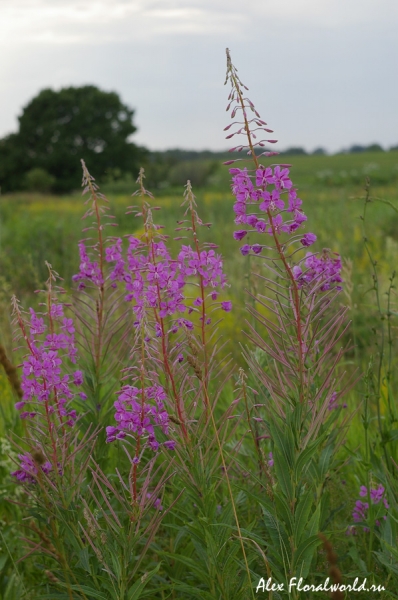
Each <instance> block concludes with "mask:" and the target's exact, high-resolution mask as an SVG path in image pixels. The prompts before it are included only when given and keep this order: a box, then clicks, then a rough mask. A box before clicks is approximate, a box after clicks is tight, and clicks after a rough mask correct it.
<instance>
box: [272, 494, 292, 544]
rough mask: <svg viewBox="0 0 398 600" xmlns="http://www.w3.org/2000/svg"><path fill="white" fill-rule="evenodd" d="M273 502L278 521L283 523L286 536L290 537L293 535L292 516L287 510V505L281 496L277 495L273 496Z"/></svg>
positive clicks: (288, 509)
mask: <svg viewBox="0 0 398 600" xmlns="http://www.w3.org/2000/svg"><path fill="white" fill-rule="evenodd" d="M274 502H275V509H276V512H277V514H278V516H279V517H280V519H281V520H282V521H283V522H284V523H285V525H286V531H287V534H288V536H289V537H290V536H291V535H292V533H293V515H292V512H291V510H290V508H289V505H288V503H287V502H286V500H285V499H284V497H283V496H282V494H277V495H276V496H275V500H274Z"/></svg>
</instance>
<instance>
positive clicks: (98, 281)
mask: <svg viewBox="0 0 398 600" xmlns="http://www.w3.org/2000/svg"><path fill="white" fill-rule="evenodd" d="M79 255H80V267H79V273H77V275H73V277H72V280H73V281H80V284H79V289H83V288H84V287H85V283H84V280H85V279H86V280H88V281H90V282H92V283H94V285H97V286H100V285H102V284H103V278H102V274H101V269H100V267H99V265H98V263H97V262H93V261H91V260H90V257H89V255H88V253H87V250H86V246H85V245H84V242H79Z"/></svg>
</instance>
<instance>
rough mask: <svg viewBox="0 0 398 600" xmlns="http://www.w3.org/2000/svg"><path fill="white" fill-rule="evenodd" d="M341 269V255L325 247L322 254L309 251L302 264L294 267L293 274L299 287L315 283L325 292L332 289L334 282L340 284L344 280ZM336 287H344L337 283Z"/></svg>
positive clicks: (338, 288)
mask: <svg viewBox="0 0 398 600" xmlns="http://www.w3.org/2000/svg"><path fill="white" fill-rule="evenodd" d="M341 269H342V264H341V258H340V256H339V255H338V254H336V253H333V254H331V253H330V251H329V250H328V249H326V248H324V249H323V251H322V253H321V255H320V256H317V255H316V254H312V253H311V252H308V253H307V255H306V257H305V259H304V260H303V262H302V264H301V266H299V265H296V266H294V267H293V276H294V278H295V280H296V281H297V285H298V287H299V288H302V287H303V286H305V285H308V284H310V283H315V284H316V285H317V286H319V289H320V291H321V292H325V291H327V290H330V289H331V287H332V285H333V284H334V283H336V284H340V283H341V282H342V281H343V280H342V278H341ZM335 289H336V290H341V289H342V287H341V285H336V286H335Z"/></svg>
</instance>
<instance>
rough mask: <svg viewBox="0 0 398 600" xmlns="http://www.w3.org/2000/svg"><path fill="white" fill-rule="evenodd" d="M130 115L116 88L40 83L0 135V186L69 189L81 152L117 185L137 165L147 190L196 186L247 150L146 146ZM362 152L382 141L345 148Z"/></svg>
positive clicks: (299, 151) (77, 178) (294, 151)
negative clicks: (14, 128)
mask: <svg viewBox="0 0 398 600" xmlns="http://www.w3.org/2000/svg"><path fill="white" fill-rule="evenodd" d="M133 117H134V111H133V110H132V109H131V108H130V107H128V106H126V105H125V104H123V103H122V101H121V99H120V98H119V96H118V94H117V93H115V92H104V91H102V90H100V89H98V88H97V87H95V86H92V85H88V86H82V87H70V88H64V89H62V90H60V91H58V92H56V91H54V90H51V89H46V90H42V91H41V92H40V93H39V94H38V95H37V96H36V97H35V98H33V99H32V100H31V101H30V102H29V103H28V104H27V106H25V108H24V109H23V111H22V114H21V116H20V117H19V119H18V120H19V130H18V132H16V133H12V134H10V135H8V136H6V137H4V138H3V139H0V190H1V192H2V193H7V192H14V191H20V190H28V191H33V192H55V193H69V192H70V191H73V190H76V189H77V188H78V187H79V185H80V183H81V165H80V159H84V160H85V162H86V164H87V166H88V168H89V169H90V170H91V171H92V172H93V174H95V177H96V179H97V180H98V181H99V182H100V183H101V184H103V183H104V184H108V185H111V186H115V185H116V186H119V188H120V189H121V187H122V186H123V184H126V185H127V184H128V185H130V183H131V181H132V180H133V179H136V178H137V173H138V170H139V168H140V166H144V167H145V173H146V183H147V185H148V187H150V188H151V189H161V188H162V187H170V186H181V185H184V184H185V183H186V181H187V179H190V181H191V183H192V184H193V185H194V186H195V187H200V186H203V185H206V184H208V183H211V182H212V177H213V175H214V174H215V173H216V171H217V170H218V168H219V166H220V163H221V162H225V161H227V160H231V159H234V158H240V157H241V158H244V156H245V153H244V152H242V153H236V152H235V153H230V152H228V151H227V150H225V151H220V152H212V151H210V150H202V151H197V150H181V149H179V148H176V149H171V150H165V151H162V152H159V151H150V150H148V149H147V148H144V147H139V146H137V145H135V144H134V143H132V142H131V135H132V134H134V133H135V131H136V127H135V125H134V121H133ZM397 149H398V146H395V147H394V148H390V150H397ZM267 150H269V151H272V150H274V148H262V149H261V150H259V154H260V153H261V152H264V151H267ZM366 151H371V152H376V151H378V152H383V148H382V147H381V146H380V145H379V144H372V145H370V146H360V145H358V144H355V145H353V146H351V148H349V149H348V150H346V151H343V152H351V153H357V152H366ZM280 154H281V155H282V156H283V155H290V156H291V155H307V154H311V155H317V154H318V155H326V154H327V151H326V150H325V149H324V148H316V149H315V150H314V151H313V152H311V153H307V151H306V150H305V149H304V148H301V147H291V148H287V149H286V150H284V151H282V152H280ZM213 179H214V178H213Z"/></svg>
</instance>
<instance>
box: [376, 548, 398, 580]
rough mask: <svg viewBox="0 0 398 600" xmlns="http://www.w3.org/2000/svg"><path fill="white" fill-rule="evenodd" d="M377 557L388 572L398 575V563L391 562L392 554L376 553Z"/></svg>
mask: <svg viewBox="0 0 398 600" xmlns="http://www.w3.org/2000/svg"><path fill="white" fill-rule="evenodd" d="M375 555H376V557H377V560H378V561H379V562H380V563H381V564H382V565H384V566H385V567H386V569H387V570H388V571H390V572H391V573H395V575H398V563H392V562H391V554H386V553H385V552H375Z"/></svg>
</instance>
